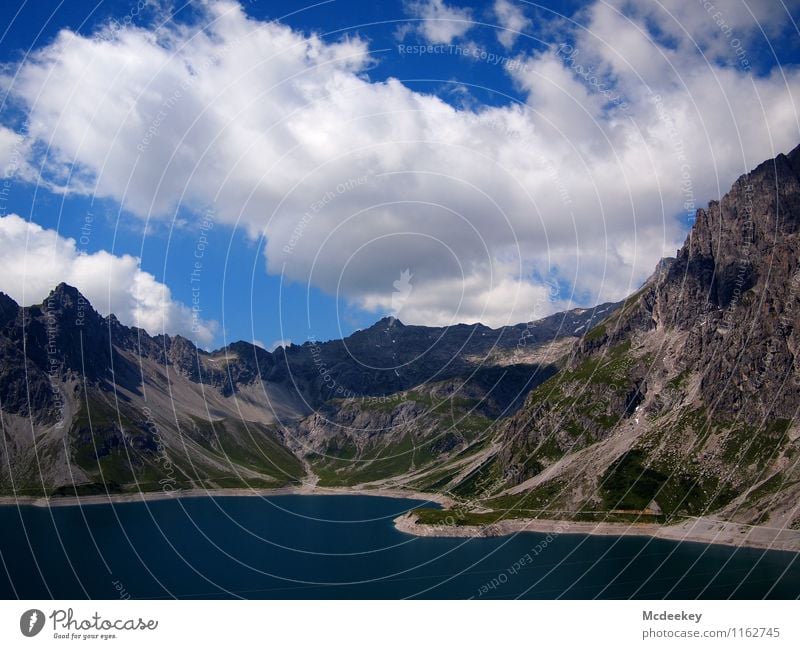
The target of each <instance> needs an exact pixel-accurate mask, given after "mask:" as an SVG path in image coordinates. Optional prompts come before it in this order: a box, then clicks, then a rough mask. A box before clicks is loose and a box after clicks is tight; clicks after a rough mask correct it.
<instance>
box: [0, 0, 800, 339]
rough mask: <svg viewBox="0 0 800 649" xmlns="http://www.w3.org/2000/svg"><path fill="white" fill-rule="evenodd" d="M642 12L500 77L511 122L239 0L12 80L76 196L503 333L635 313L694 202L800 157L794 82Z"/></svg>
mask: <svg viewBox="0 0 800 649" xmlns="http://www.w3.org/2000/svg"><path fill="white" fill-rule="evenodd" d="M676 2H677V0H676ZM434 4H435V3H434ZM629 4H630V3H623V2H622V0H620V2H619V3H618V5H617V6H615V5H614V4H612V3H605V2H603V3H596V4H593V5H592V6H590V7H589V8H588V9H586V10H583V11H581V12H580V15H579V17H580V19H581V20H582V21H583V24H584V27H585V29H578V28H575V29H574V30H572V31H570V32H568V33H565V34H564V39H565V41H567V42H565V43H564V44H563V45H560V44H559V43H555V44H554V45H553V46H552V47H550V48H549V49H546V50H542V51H537V52H534V53H531V54H529V55H528V56H526V57H520V58H518V59H517V63H518V65H514V66H507V67H506V68H505V71H503V68H500V67H498V68H497V70H498V74H503V73H507V74H510V75H511V76H512V78H513V82H514V83H515V84H516V86H517V88H518V89H519V92H520V94H521V95H522V96H523V97H524V100H525V101H524V103H522V104H519V105H516V104H511V105H507V106H479V107H474V108H463V109H457V108H454V107H453V106H451V105H449V104H448V103H446V102H445V101H443V100H442V99H441V98H439V97H437V96H435V95H431V94H425V93H421V92H415V91H412V90H411V89H409V88H408V87H406V86H405V85H403V84H402V83H401V82H400V81H398V80H396V79H389V80H387V81H384V82H373V81H371V80H370V79H369V77H368V70H369V68H370V66H371V65H373V64H374V61H372V60H371V57H370V54H369V51H368V48H367V45H366V44H365V42H363V41H362V40H359V39H356V38H350V39H343V40H341V41H337V42H327V41H323V40H322V39H321V38H319V37H318V36H316V35H314V34H311V35H308V34H302V33H299V32H297V31H294V30H292V29H290V28H289V27H287V26H284V25H281V24H279V23H275V22H270V23H263V22H259V21H257V20H254V19H252V18H248V17H247V16H246V15H245V13H244V12H243V11H242V10H241V8H240V7H239V6H238V5H236V4H234V3H231V2H217V3H209V4H208V5H205V7H204V12H205V13H204V15H203V18H202V20H201V22H200V23H198V24H191V25H186V24H181V25H174V24H167V25H165V26H162V27H158V28H153V29H152V30H150V31H148V30H145V29H122V30H117V31H115V32H114V33H112V34H108V33H104V32H101V33H98V34H95V35H93V36H81V35H77V34H74V33H72V32H69V31H64V32H62V33H60V34H59V35H58V37H57V38H56V39H55V40H54V42H53V43H52V44H51V45H49V46H47V47H45V48H43V49H41V50H39V51H37V52H35V53H34V54H33V55H32V56H30V57H29V58H28V59H27V60H25V61H23V62H22V63H21V65H20V66H19V69H18V70H16V73H17V74H16V77H15V79H14V81H13V83H11V82H10V80H9V81H8V83H9V90H10V93H11V95H12V96H13V97H14V98H15V99H16V100H17V101H18V102H19V103H20V104H21V105H23V106H25V108H26V110H27V112H28V116H29V122H30V137H31V138H32V139H33V140H35V141H37V142H44V143H47V144H48V145H49V153H48V155H47V157H46V158H45V159H39V160H37V162H38V163H39V164H41V165H43V168H44V170H45V171H44V173H45V176H46V177H47V178H50V179H56V181H57V179H59V178H67V177H69V178H70V185H69V188H68V189H69V191H76V192H85V193H94V194H97V195H99V196H102V197H108V198H113V199H114V200H116V201H119V202H120V203H121V204H122V205H123V207H124V208H126V209H127V210H129V211H131V212H133V213H134V214H137V215H139V216H141V217H150V218H174V217H175V214H176V211H177V209H178V206H179V205H180V206H181V207H182V208H187V209H189V210H194V211H195V212H196V213H197V214H198V215H200V214H201V213H202V211H203V210H205V209H207V208H209V206H212V207H213V209H214V211H215V214H216V217H217V220H219V221H220V222H224V223H228V224H231V225H234V226H238V227H243V228H245V229H246V231H247V232H248V233H249V234H250V235H251V236H252V237H254V238H258V237H261V236H263V237H265V242H266V243H265V246H264V250H265V256H266V268H267V271H268V272H269V273H273V274H283V275H284V276H285V278H286V279H287V280H289V281H295V282H302V283H307V284H309V285H311V286H313V287H316V288H319V289H322V290H323V291H326V292H327V293H329V294H331V295H336V296H338V297H342V298H344V299H345V300H346V301H348V302H350V303H351V304H353V305H356V306H360V307H362V308H366V309H371V310H375V311H376V312H377V311H388V312H394V311H396V310H397V309H396V301H397V297H396V295H395V293H396V287H395V285H394V283H395V282H396V281H397V280H398V278H400V277H401V276H402V273H403V272H404V271H406V270H408V272H409V274H410V276H411V279H410V280H409V281H410V283H411V285H412V290H410V291H409V292H408V295H407V297H406V298H405V299H404V301H403V305H402V309H401V310H400V311H399V313H400V315H401V318H402V319H403V320H404V321H407V322H415V323H420V324H425V323H428V324H434V323H435V324H447V323H449V322H474V321H478V320H480V321H483V322H486V323H487V324H491V325H499V324H504V323H506V322H515V321H521V320H526V319H529V318H530V317H531V316H532V315H533V311H534V310H535V309H540V308H543V309H545V310H547V309H549V310H550V312H552V311H555V310H557V309H559V308H561V307H563V306H568V305H569V304H570V303H577V304H582V305H586V304H591V303H594V302H600V301H605V300H610V299H621V298H622V297H624V296H625V295H627V294H629V293H630V292H632V291H633V290H635V289H636V288H637V287H638V285H639V284H640V283H641V281H643V280H644V279H645V278H646V277H647V275H648V274H649V273H650V272H651V271H652V269H653V267H654V265H655V263H656V262H657V260H658V259H659V258H660V257H661V256H663V255H665V254H670V253H671V254H674V250H675V248H676V247H677V246H678V245H679V244H680V242H681V240H682V239H683V237H684V234H685V232H686V229H687V228H688V226H689V224H690V217H691V215H692V214H693V211H694V208H695V207H699V206H701V205H702V204H704V203H705V202H706V201H707V200H708V199H710V198H716V197H718V196H719V195H720V194H721V193H724V191H726V190H727V188H728V186H729V185H730V183H731V182H732V181H733V180H734V179H735V178H736V177H737V176H738V175H740V174H742V173H745V172H746V171H748V170H749V169H750V168H752V167H753V166H754V165H755V164H757V163H758V162H760V161H761V160H763V159H766V158H769V157H772V156H774V155H775V154H776V153H778V152H780V151H787V150H789V149H790V148H792V147H794V146H795V145H796V144H797V142H798V141H800V130H799V129H798V120H797V113H796V106H797V102H798V99H800V97H798V89H800V73H799V72H798V70H797V69H796V68H793V67H789V68H784V69H779V68H776V69H774V70H773V71H772V72H771V73H770V74H768V75H762V76H757V75H753V74H750V73H749V71H748V70H746V69H744V68H743V67H742V66H741V64H740V62H739V61H738V59H737V58H736V54H735V52H733V51H731V50H730V49H728V50H727V53H728V57H727V60H726V61H721V60H719V56H717V57H716V58H714V59H713V60H712V59H708V60H706V59H704V58H703V55H702V53H701V52H700V51H698V50H697V48H696V47H694V49H692V48H691V47H688V46H685V45H684V43H683V41H677V40H676V39H664V38H658V39H657V38H655V37H654V36H653V34H652V33H651V31H650V30H651V27H652V25H653V24H654V22H653V21H654V20H656V19H655V18H654V16H653V15H651V13H650V12H649V10H647V11H645V10H642V9H641V8H640V7H639V5H637V6H636V7H637V8H636V9H634V10H631V11H628V9H627V7H628V5H629ZM679 4H680V3H678V4H676V5H675V7H678V5H679ZM437 6H441V7H444V6H445V5H443V4H441V3H440V4H439V5H437ZM622 8H625V9H626V11H627V12H628V13H625V12H623V11H622V10H621V9H622ZM676 10H677V9H676ZM770 16H771V14H770ZM706 19H707V20H711V21H712V24H713V25H714V28H715V29H718V26H717V25H716V23H714V22H713V18H712V17H711V16H708V15H706ZM659 20H669V17H668V16H667V17H666V18H664V17H663V16H661V17H660V18H659ZM439 22H440V23H441V24H445V23H447V21H439ZM447 24H451V23H447ZM459 24H461V23H459ZM690 24H691V23H690ZM700 24H701V23H699V22H698V25H697V26H696V27H693V29H694V31H695V32H697V31H698V30H701V31H702V29H701V27H700ZM702 24H703V25H705V29H706V30H708V29H709V27H708V25H706V24H705V23H702ZM653 29H654V28H653ZM662 35H663V32H662ZM437 38H438V40H439V41H440V42H441V41H446V40H447V35H440V36H438V37H437ZM725 38H728V37H727V36H724V38H723V43H725V42H726V41H725V40H724V39H725ZM706 40H708V39H706ZM729 45H730V43H728V46H729ZM718 46H719V43H716V44H715V46H714V47H718ZM69 172H71V173H72V175H71V176H69ZM65 189H66V188H65ZM676 217H678V218H676ZM548 282H550V283H553V282H555V283H556V284H557V285H558V286H560V287H562V290H561V291H560V292H559V295H558V296H557V297H556V298H553V296H552V295H550V293H549V291H547V290H546V287H547V285H548V284H547V283H548ZM393 298H394V303H393ZM542 305H543V306H542ZM526 314H527V315H526ZM536 315H537V316H540V315H544V313H542V312H538V313H536Z"/></svg>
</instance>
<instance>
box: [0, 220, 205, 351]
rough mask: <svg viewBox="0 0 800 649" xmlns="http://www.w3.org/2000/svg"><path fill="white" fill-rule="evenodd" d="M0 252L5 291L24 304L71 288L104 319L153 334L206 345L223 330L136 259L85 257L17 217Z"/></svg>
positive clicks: (5, 227) (2, 229) (1, 234)
mask: <svg viewBox="0 0 800 649" xmlns="http://www.w3.org/2000/svg"><path fill="white" fill-rule="evenodd" d="M0 250H2V251H3V272H2V273H0V291H3V292H4V293H6V294H8V295H10V296H11V297H12V298H13V299H14V300H16V301H17V302H18V303H19V304H23V305H29V304H35V303H38V302H41V301H42V300H43V299H44V298H45V297H47V295H48V294H49V293H50V291H51V290H52V289H53V288H54V287H55V286H56V285H57V284H58V283H60V282H66V283H67V284H70V285H71V286H74V287H75V288H77V289H78V290H79V291H80V292H81V293H82V294H83V295H84V296H85V297H86V298H87V299H88V300H89V302H90V303H91V304H92V306H93V307H94V308H95V309H96V310H97V311H98V312H100V313H101V314H103V315H108V314H109V313H114V314H115V315H116V316H117V318H119V320H120V322H122V323H123V324H126V325H132V326H137V327H142V328H143V329H146V330H147V331H148V332H149V333H151V334H157V333H172V334H174V333H179V334H183V335H185V336H186V337H187V338H191V339H193V340H196V341H197V342H198V343H201V344H204V345H205V344H209V343H211V342H212V341H213V339H214V335H215V333H216V331H217V329H218V326H217V323H215V322H209V321H206V320H203V319H200V318H193V315H192V311H191V309H190V308H189V307H187V306H186V305H184V304H181V303H180V302H176V301H175V300H173V299H172V296H171V294H170V290H169V288H168V287H167V286H165V285H164V284H162V283H160V282H158V281H157V280H156V278H155V277H153V275H151V274H150V273H146V272H144V271H142V270H141V269H140V268H139V260H138V259H137V258H136V257H132V256H130V255H123V256H116V255H112V254H110V253H108V252H105V251H99V252H95V253H91V254H86V253H82V252H81V251H79V250H78V247H77V245H76V242H75V240H74V239H70V238H65V237H62V236H60V235H59V234H58V232H56V231H55V230H46V229H44V228H42V227H40V226H38V225H36V224H35V223H29V222H28V221H26V220H25V219H23V218H21V217H20V216H17V215H16V214H10V215H8V216H4V217H0Z"/></svg>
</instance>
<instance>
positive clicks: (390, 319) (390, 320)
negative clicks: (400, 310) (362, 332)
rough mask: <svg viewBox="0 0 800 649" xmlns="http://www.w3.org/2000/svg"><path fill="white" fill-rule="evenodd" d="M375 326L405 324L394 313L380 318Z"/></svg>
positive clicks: (398, 325) (400, 325)
mask: <svg viewBox="0 0 800 649" xmlns="http://www.w3.org/2000/svg"><path fill="white" fill-rule="evenodd" d="M373 326H374V327H379V326H383V327H405V325H404V324H403V323H402V322H400V319H399V318H395V317H394V316H393V315H387V316H385V317H383V318H381V319H380V320H378V321H377V322H376V323H375V324H374V325H373Z"/></svg>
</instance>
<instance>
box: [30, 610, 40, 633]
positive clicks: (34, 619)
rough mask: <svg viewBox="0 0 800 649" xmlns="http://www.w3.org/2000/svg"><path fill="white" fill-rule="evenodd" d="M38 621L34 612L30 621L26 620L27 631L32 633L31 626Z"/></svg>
mask: <svg viewBox="0 0 800 649" xmlns="http://www.w3.org/2000/svg"><path fill="white" fill-rule="evenodd" d="M38 619H39V616H38V615H37V614H36V611H34V612H33V613H31V619H30V620H28V631H33V626H34V625H35V624H36V621H37V620H38Z"/></svg>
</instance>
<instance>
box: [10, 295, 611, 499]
mask: <svg viewBox="0 0 800 649" xmlns="http://www.w3.org/2000/svg"><path fill="white" fill-rule="evenodd" d="M615 306H616V305H612V304H607V305H601V306H600V307H598V308H597V309H592V310H574V311H570V312H566V313H562V314H557V315H554V316H550V317H548V318H544V319H542V320H540V321H538V322H535V323H527V324H524V325H518V326H516V327H505V328H502V329H490V328H488V327H484V326H482V325H457V326H454V327H449V328H432V327H415V326H406V325H404V324H403V323H402V322H400V321H399V320H396V319H394V318H385V319H383V320H381V321H379V322H378V323H376V324H375V325H373V326H372V327H370V328H368V329H366V330H363V331H358V332H356V333H355V334H353V335H352V336H349V337H348V338H346V339H344V340H335V341H328V342H320V343H317V342H308V343H306V344H304V345H300V346H298V345H290V346H289V347H287V348H283V347H281V348H278V349H277V350H276V351H275V352H272V353H270V352H267V351H266V350H264V349H262V348H260V347H257V346H255V345H252V344H250V343H246V342H241V341H240V342H236V343H233V344H231V345H228V346H226V347H225V348H223V349H219V350H216V351H213V352H206V351H204V350H202V349H199V348H197V347H196V346H195V345H194V344H193V343H192V342H191V341H189V340H187V339H186V338H183V337H181V336H166V335H157V336H150V335H149V334H148V333H147V332H146V331H144V330H142V329H137V328H133V327H127V326H124V325H122V324H121V323H120V322H119V321H118V320H117V318H116V317H114V316H113V315H110V316H109V317H107V318H106V317H102V316H101V315H100V314H98V313H97V312H96V311H95V310H94V309H93V308H92V306H91V304H89V302H88V301H87V300H86V299H85V298H84V297H83V296H82V295H81V294H80V293H79V292H78V291H77V290H76V289H75V288H73V287H70V286H67V285H66V284H60V285H59V286H57V287H56V288H55V289H54V290H53V291H52V292H51V293H50V295H49V296H48V297H47V298H46V299H45V300H44V302H43V303H42V304H39V305H34V306H30V307H27V308H21V307H19V306H18V305H17V304H16V303H15V302H14V301H13V300H12V299H11V298H9V297H8V296H6V295H3V294H0V347H2V350H3V356H2V363H1V364H0V408H2V413H3V420H2V423H3V435H4V440H5V444H4V445H3V446H2V447H0V467H1V468H0V490H1V491H3V492H7V493H8V492H14V493H35V494H49V493H54V492H66V493H71V492H72V491H73V490H74V488H75V485H78V486H79V488H80V490H82V491H89V492H91V491H104V490H105V489H107V488H112V489H114V490H128V489H137V490H139V489H141V490H152V489H161V488H168V489H178V488H184V487H189V486H202V485H205V486H214V487H226V486H242V485H250V486H279V485H283V484H291V483H298V482H300V481H302V480H305V479H310V480H317V479H318V476H316V475H315V474H312V473H310V471H311V469H310V464H309V461H308V459H306V457H305V456H308V457H309V458H310V459H311V460H315V461H317V462H318V463H319V464H320V470H321V472H322V473H325V469H326V467H327V469H328V470H327V474H326V475H327V478H326V480H327V481H328V482H330V483H331V484H339V483H345V482H348V483H349V482H353V481H358V479H359V476H360V475H362V474H364V475H378V476H379V477H389V476H391V475H394V474H396V473H397V472H398V471H399V469H398V467H401V466H402V467H404V470H405V469H408V468H409V466H411V465H412V464H414V463H413V462H411V463H405V460H403V461H402V462H400V463H396V462H395V463H392V462H389V463H388V465H389V468H388V469H381V466H382V465H383V464H387V463H385V462H383V455H384V454H385V453H392V452H393V450H392V449H394V448H395V447H396V446H397V444H398V443H400V445H401V447H402V448H405V447H404V446H403V444H405V443H406V442H405V441H402V440H403V439H406V437H407V435H405V436H404V435H401V436H400V437H401V438H402V439H398V437H397V427H396V426H394V425H393V424H392V423H391V421H387V420H386V417H385V416H384V415H385V414H386V412H387V411H388V410H389V407H388V405H387V404H392V403H393V404H395V405H396V406H397V407H398V408H399V409H400V410H401V411H402V413H403V414H402V417H403V418H405V421H406V424H405V429H404V430H406V432H407V433H409V431H411V430H412V429H414V436H415V438H416V439H417V441H416V442H414V444H417V443H418V444H419V445H422V446H425V447H426V448H427V449H428V450H427V451H426V453H427V455H426V460H425V462H424V464H431V463H433V462H435V461H437V460H439V459H441V458H442V457H443V456H442V453H450V452H453V451H454V449H456V448H458V449H461V448H462V447H464V446H468V445H469V444H471V443H473V442H474V441H475V438H476V437H477V436H478V435H477V428H478V426H479V425H480V428H481V431H482V436H483V437H485V436H487V435H488V434H489V430H490V424H491V423H492V422H493V421H494V420H496V419H498V418H500V417H504V416H507V415H509V414H510V413H512V412H513V411H514V410H515V409H517V408H518V407H519V406H520V405H521V404H522V402H523V400H524V397H525V395H526V394H527V392H528V391H529V390H530V389H532V388H533V387H535V386H536V385H538V384H539V383H541V382H542V381H543V380H545V379H546V378H548V377H549V376H551V375H552V374H554V373H555V371H556V365H555V363H556V362H557V361H558V358H559V356H560V351H559V350H561V349H563V348H564V345H570V344H571V341H574V340H576V339H577V336H578V335H579V331H581V330H585V329H587V328H588V327H590V326H591V324H592V323H593V322H596V321H599V319H601V318H602V317H604V316H605V315H606V314H607V313H609V312H611V311H612V310H613V309H614V308H615ZM409 391H410V394H409ZM434 399H435V400H436V404H435V407H428V406H431V405H433V401H432V400H434ZM440 402H441V403H444V402H448V403H451V405H452V406H453V407H455V404H458V408H460V409H461V410H464V411H465V413H468V414H467V419H469V422H470V423H469V426H466V425H462V424H463V421H466V419H463V418H462V419H463V421H462V419H457V420H455V421H457V422H458V423H457V425H458V430H450V429H451V428H452V426H448V425H447V424H443V423H442V421H443V417H442V412H443V410H444V407H443V406H442V405H440ZM420 403H422V404H423V405H420ZM424 404H428V405H427V406H426V405H424ZM451 410H452V408H451ZM410 411H414V412H415V413H416V415H415V416H411V415H409V412H410ZM428 411H430V412H428ZM389 414H390V415H391V413H389ZM417 415H418V416H417ZM389 419H393V415H391V416H390V417H389ZM451 419H452V418H451ZM356 421H357V422H358V423H359V425H360V424H362V423H363V424H364V425H363V427H361V428H359V427H358V426H352V425H350V424H352V423H353V422H356ZM348 422H349V423H348ZM434 423H435V424H436V425H434ZM451 423H452V421H451ZM423 424H425V425H423ZM348 426H349V428H348ZM415 426H416V427H417V428H416V429H415ZM465 426H466V427H465ZM467 428H469V430H467ZM323 429H325V430H324V432H321V431H323ZM345 429H346V430H347V432H344V433H343V432H342V431H343V430H345ZM417 429H418V430H417ZM440 436H441V437H442V439H441V440H440V441H437V440H438V438H439V437H440ZM329 438H336V439H334V440H333V441H331V440H330V439H329ZM351 447H352V448H358V449H360V450H359V451H358V453H359V456H358V457H356V456H355V455H354V456H353V457H351V458H349V459H350V460H352V462H349V463H348V466H346V467H344V470H343V471H342V470H341V469H342V468H343V467H341V466H333V465H336V464H337V462H342V461H343V457H344V456H342V454H341V453H340V452H337V451H336V450H335V449H350V448H351ZM329 448H331V449H334V454H333V455H328V454H326V449H329ZM362 451H364V453H365V455H364V457H361V456H360V454H361V452H362ZM347 452H349V451H345V456H346V455H347ZM337 453H338V454H337ZM420 453H421V451H420ZM374 462H377V464H378V465H379V466H378V467H377V468H376V467H372V468H370V469H369V470H367V471H366V473H365V472H363V471H360V469H361V468H363V466H364V465H368V464H371V463H374ZM416 463H417V464H418V465H419V464H422V460H421V456H420V459H418V460H417V462H416ZM356 469H358V470H356ZM350 474H355V475H350Z"/></svg>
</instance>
